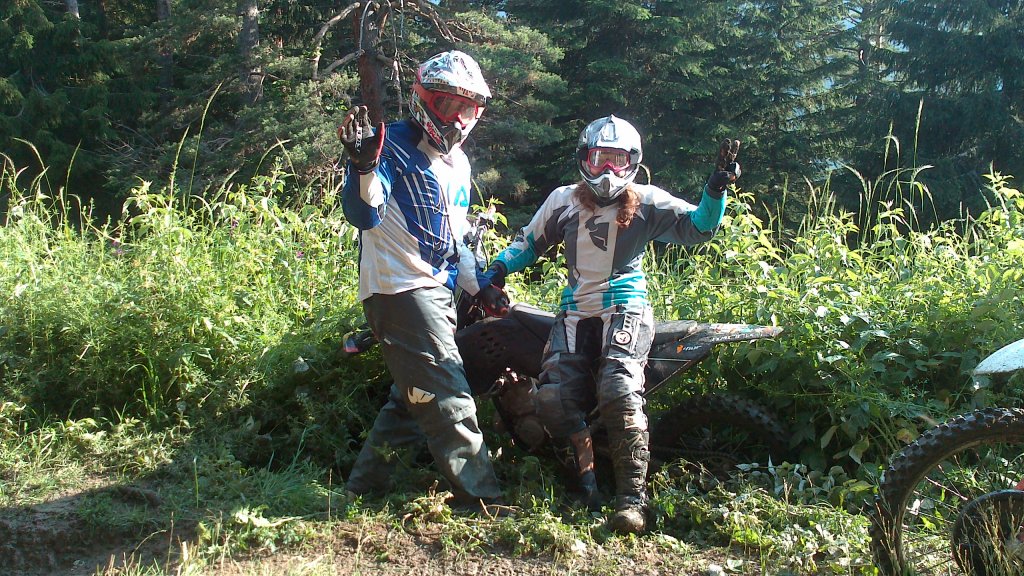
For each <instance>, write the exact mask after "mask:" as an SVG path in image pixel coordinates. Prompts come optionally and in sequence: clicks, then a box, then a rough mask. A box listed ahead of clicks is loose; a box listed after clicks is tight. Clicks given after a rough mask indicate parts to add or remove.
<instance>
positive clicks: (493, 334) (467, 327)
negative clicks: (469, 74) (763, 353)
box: [345, 211, 789, 476]
mask: <svg viewBox="0 0 1024 576" xmlns="http://www.w3.org/2000/svg"><path fill="white" fill-rule="evenodd" d="M493 226H494V213H493V211H486V212H483V213H481V214H479V215H477V217H476V218H475V220H474V221H473V225H472V227H471V230H470V232H469V233H468V234H467V236H466V238H465V241H466V243H467V245H468V246H470V247H471V248H473V250H474V253H475V256H476V258H477V260H478V265H480V267H481V268H482V267H483V266H486V263H487V262H486V259H485V258H484V257H483V247H482V244H483V241H482V240H483V235H484V232H485V231H486V230H488V229H490V228H492V227H493ZM456 310H457V323H456V334H455V340H456V343H457V345H458V348H459V352H460V353H461V355H462V360H463V363H464V365H465V369H466V376H467V380H468V381H469V385H470V388H471V389H472V392H473V395H474V396H475V397H476V398H477V399H478V401H479V400H481V399H489V400H491V401H492V402H493V405H494V407H495V413H496V418H495V420H496V421H495V422H494V426H495V428H496V429H497V430H499V431H505V432H507V433H508V434H509V435H510V436H511V437H512V439H513V442H514V444H515V445H517V446H519V447H521V448H524V449H525V450H528V451H531V452H541V451H543V450H544V449H545V448H546V447H547V445H548V441H549V437H548V435H547V432H546V431H545V430H544V428H543V426H542V425H541V423H540V420H539V418H538V416H537V414H536V407H535V403H534V398H535V394H536V392H537V378H538V377H539V376H540V373H541V361H542V357H543V353H544V346H545V344H546V343H547V339H548V334H549V333H550V332H551V327H552V326H553V324H554V321H555V316H554V314H552V313H550V312H547V311H544V310H540V309H538V308H535V307H532V306H529V305H526V304H521V303H519V304H514V305H512V306H511V309H510V312H509V314H508V315H507V316H505V317H504V318H492V317H487V316H486V314H485V313H484V312H483V310H481V309H480V307H479V306H477V305H476V303H475V302H474V299H473V298H472V297H470V296H469V295H468V294H465V293H463V292H461V291H457V293H456ZM781 331H782V329H781V328H778V327H773V326H757V325H748V324H715V323H701V322H696V321H693V320H679V321H669V322H658V323H657V324H656V336H655V338H654V343H653V345H652V347H651V351H650V354H649V357H648V363H647V366H646V368H645V371H644V375H645V379H646V380H645V382H646V384H645V389H644V391H643V395H644V397H650V396H651V395H652V394H654V393H655V392H656V391H658V390H660V389H662V388H663V387H664V386H666V385H667V384H669V383H670V382H671V381H672V379H673V377H674V376H676V375H677V374H679V373H681V372H684V371H686V370H688V369H690V368H692V367H693V366H695V365H696V364H697V363H699V362H700V361H701V360H704V359H705V358H707V357H708V356H710V355H711V352H712V349H713V347H714V346H716V345H718V344H726V343H734V342H749V341H754V340H759V339H764V338H774V337H775V336H777V335H778V334H779V333H780V332H781ZM374 343H375V340H374V339H373V335H372V334H371V333H370V332H369V331H368V330H362V331H357V332H352V333H350V334H348V335H346V338H345V349H346V351H347V352H349V353H359V352H361V351H363V350H365V349H367V348H368V347H370V346H372V345H373V344H374ZM599 416H600V415H599V414H597V413H596V412H595V413H592V414H591V415H590V418H589V421H590V425H591V433H592V436H593V439H594V449H595V453H596V454H597V455H598V456H602V455H605V456H607V442H606V438H605V436H604V434H603V433H602V429H601V424H600V417H599ZM788 438H789V436H788V434H786V432H785V430H784V429H783V427H782V426H781V425H780V424H779V423H778V421H777V420H776V419H775V418H774V417H773V416H772V415H771V414H769V412H768V411H767V410H765V409H764V408H762V407H760V406H758V405H757V404H755V403H753V402H751V401H749V400H746V399H742V398H738V397H734V396H729V395H722V394H706V395H700V396H692V397H688V398H686V399H684V400H681V401H679V402H677V403H675V404H674V405H673V406H671V407H669V408H668V410H667V411H665V412H664V413H663V414H661V415H660V417H658V418H656V419H652V423H651V426H650V449H651V454H652V458H654V459H655V461H656V462H668V461H670V460H676V459H680V458H683V459H685V460H687V461H689V462H691V463H699V464H700V465H701V466H703V467H704V468H705V469H707V470H709V471H711V472H712V473H714V474H716V475H718V476H723V475H725V474H726V473H727V472H728V471H730V470H734V469H735V466H736V465H737V464H742V463H750V462H759V463H766V462H768V460H769V459H772V460H773V461H775V462H780V461H781V459H782V457H783V454H785V453H786V452H787V451H788ZM654 468H656V467H655V466H652V467H651V469H652V471H653V469H654Z"/></svg>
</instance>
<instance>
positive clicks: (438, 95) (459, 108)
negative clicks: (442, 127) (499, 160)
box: [414, 84, 484, 127]
mask: <svg viewBox="0 0 1024 576" xmlns="http://www.w3.org/2000/svg"><path fill="white" fill-rule="evenodd" d="M414 89H415V90H416V93H417V94H419V95H420V98H421V99H423V102H424V103H425V104H426V105H427V108H429V109H430V111H431V112H433V113H434V115H435V116H437V118H438V119H439V120H441V122H444V123H445V124H448V123H450V122H456V121H458V122H459V124H461V125H462V126H463V127H465V126H466V125H468V124H469V123H470V122H472V121H473V120H476V119H478V118H480V115H481V114H483V113H484V107H483V106H481V105H479V104H477V103H476V102H474V101H473V100H472V99H471V98H466V97H465V96H459V95H456V94H450V93H448V92H435V91H432V90H427V89H426V88H424V87H423V86H422V85H420V84H416V85H415V87H414Z"/></svg>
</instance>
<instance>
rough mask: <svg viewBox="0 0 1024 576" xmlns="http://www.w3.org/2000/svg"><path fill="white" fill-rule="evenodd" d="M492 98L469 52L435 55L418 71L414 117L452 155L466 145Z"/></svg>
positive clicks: (436, 144) (443, 150)
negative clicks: (456, 149)
mask: <svg viewBox="0 0 1024 576" xmlns="http://www.w3.org/2000/svg"><path fill="white" fill-rule="evenodd" d="M490 97H491V90H490V88H488V87H487V82H486V81H485V80H484V76H483V74H482V73H481V72H480V65H479V64H477V62H476V60H473V58H472V57H471V56H469V55H468V54H466V53H465V52H459V51H458V50H452V51H449V52H442V53H440V54H437V55H436V56H433V57H431V58H430V59H428V60H427V61H426V62H424V63H423V64H421V65H420V67H419V69H418V70H417V71H416V82H415V83H414V84H413V92H412V98H411V101H410V108H411V110H412V117H413V119H415V120H416V122H417V123H419V125H420V126H421V127H422V128H423V130H424V131H425V132H426V133H427V136H429V137H430V140H431V141H432V142H433V143H434V145H435V146H436V147H437V148H438V149H439V150H440V151H441V152H442V153H444V154H448V153H449V152H451V151H452V150H454V149H455V148H457V147H459V146H461V145H462V142H463V141H464V140H465V139H466V137H467V136H468V135H469V132H470V130H472V129H473V127H474V126H476V123H477V121H478V120H479V119H480V115H481V114H483V112H484V107H485V106H487V100H488V99H489V98H490Z"/></svg>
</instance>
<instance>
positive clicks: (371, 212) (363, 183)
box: [341, 151, 395, 230]
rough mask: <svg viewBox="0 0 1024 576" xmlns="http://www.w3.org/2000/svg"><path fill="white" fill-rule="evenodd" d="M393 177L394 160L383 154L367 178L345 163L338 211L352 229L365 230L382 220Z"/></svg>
mask: <svg viewBox="0 0 1024 576" xmlns="http://www.w3.org/2000/svg"><path fill="white" fill-rule="evenodd" d="M394 175H395V163H394V159H393V158H392V157H391V155H390V154H387V153H386V151H385V153H384V154H382V155H381V158H380V162H379V163H378V164H377V167H376V168H374V170H373V171H372V172H369V173H367V174H360V173H359V171H358V170H356V167H355V166H353V165H352V162H351V161H349V163H348V170H347V172H346V175H345V185H344V187H343V188H342V190H341V210H342V212H343V213H344V214H345V218H347V219H348V221H349V222H350V223H351V224H352V225H353V226H355V227H356V228H358V229H360V230H369V229H370V228H374V227H376V226H378V225H379V224H380V223H381V222H382V221H383V220H384V216H385V211H386V209H387V205H388V199H389V198H390V197H391V189H392V184H393V182H394Z"/></svg>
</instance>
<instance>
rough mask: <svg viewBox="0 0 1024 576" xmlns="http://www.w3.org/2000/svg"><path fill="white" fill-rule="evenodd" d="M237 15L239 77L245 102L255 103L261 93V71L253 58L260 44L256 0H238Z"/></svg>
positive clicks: (258, 14)
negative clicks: (239, 22) (240, 26)
mask: <svg viewBox="0 0 1024 576" xmlns="http://www.w3.org/2000/svg"><path fill="white" fill-rule="evenodd" d="M238 15H239V16H241V17H242V29H241V30H240V31H239V33H238V55H239V56H240V59H241V61H242V65H241V69H240V70H239V77H240V79H241V81H242V86H243V89H244V90H245V94H246V103H247V104H255V103H256V101H258V100H259V99H260V96H261V95H262V94H263V71H262V70H261V69H260V66H259V63H258V62H256V58H255V52H256V48H257V47H258V46H259V44H260V25H259V16H260V11H259V7H258V6H257V5H256V0H238Z"/></svg>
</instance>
